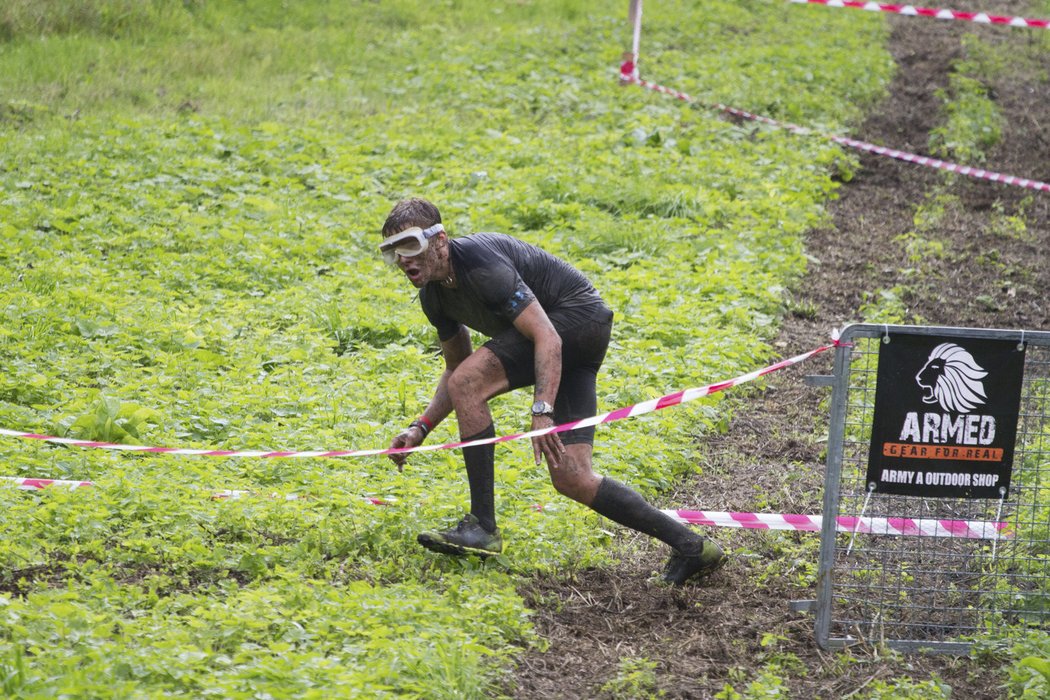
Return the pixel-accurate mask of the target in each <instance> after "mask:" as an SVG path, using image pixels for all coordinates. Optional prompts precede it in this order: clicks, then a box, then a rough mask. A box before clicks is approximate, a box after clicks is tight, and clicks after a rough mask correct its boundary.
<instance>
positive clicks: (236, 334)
mask: <svg viewBox="0 0 1050 700" xmlns="http://www.w3.org/2000/svg"><path fill="white" fill-rule="evenodd" d="M626 5H627V4H626V3H625V2H615V3H614V2H603V3H588V2H582V0H581V1H577V2H555V1H554V0H536V1H534V2H509V3H485V2H462V1H454V0H449V1H445V2H435V3H424V2H410V1H408V0H399V1H395V2H382V3H378V2H360V3H347V2H336V1H334V0H333V1H331V2H320V1H319V2H297V3H281V2H277V1H276V0H268V1H265V0H255V1H246V2H228V3H227V2H205V1H204V0H186V1H184V2H175V1H171V2H163V1H161V0H153V1H152V2H142V3H139V2H131V1H130V0H93V1H92V2H82V3H76V4H72V3H65V2H59V1H58V0H53V1H50V2H40V1H36V2H30V1H29V0H15V1H9V2H6V3H0V240H2V241H3V244H2V245H0V262H2V265H0V358H2V372H0V427H4V428H9V429H15V430H25V431H35V432H41V433H47V434H58V435H66V436H71V437H79V438H86V439H97V440H106V441H118V442H137V443H141V444H150V445H165V446H185V447H216V448H223V449H260V450H269V449H288V450H314V449H355V448H375V447H385V446H386V445H387V444H388V443H389V440H390V438H391V437H392V436H393V435H394V434H395V433H396V432H397V431H398V430H399V429H400V428H401V427H402V426H403V425H405V424H406V423H407V422H408V421H409V420H411V419H412V418H414V417H415V416H416V415H418V413H419V412H420V410H421V409H422V408H423V406H425V404H426V402H427V400H428V399H429V396H430V393H431V390H432V387H433V382H434V380H435V379H436V377H437V374H438V373H439V372H440V368H441V366H442V364H441V360H440V358H439V356H438V355H437V352H436V338H435V336H434V333H433V330H432V329H430V328H429V327H428V326H427V324H426V321H425V319H424V317H423V315H422V313H421V311H420V310H419V307H418V303H417V301H416V299H415V294H414V291H413V290H412V289H411V288H410V286H409V285H408V284H407V283H406V282H405V281H404V280H403V279H402V278H401V276H400V275H399V274H397V273H396V272H394V271H391V270H390V269H388V268H385V267H384V266H383V265H382V263H381V260H380V259H379V257H378V255H376V250H375V247H376V243H377V241H378V238H379V233H378V231H379V228H380V226H381V224H382V221H383V218H384V217H385V214H386V212H387V211H388V210H389V208H390V206H391V205H392V204H393V202H395V201H396V200H397V199H399V198H402V197H405V196H411V195H420V196H425V197H427V198H430V199H432V200H433V201H435V202H436V203H437V204H438V206H439V207H441V209H442V213H443V215H444V219H445V222H446V226H447V227H448V228H449V229H450V231H451V233H452V234H453V235H456V234H466V233H469V232H473V231H487V230H498V231H503V232H507V233H512V234H515V235H518V236H520V237H522V238H524V239H526V240H529V241H532V242H535V243H538V244H541V245H543V246H545V247H547V248H548V249H550V250H551V251H553V252H555V253H557V254H560V255H563V256H565V257H566V258H567V259H569V260H571V261H573V262H574V263H576V264H577V265H578V266H579V267H580V268H581V269H583V270H584V271H585V272H586V273H587V274H588V275H589V276H590V277H591V278H592V279H593V280H594V282H595V283H596V285H597V286H598V288H599V289H600V290H601V292H602V293H603V295H604V296H605V298H606V299H607V300H608V301H609V303H610V305H611V306H612V307H613V308H614V309H615V310H616V312H617V326H616V328H615V333H614V342H613V347H612V349H611V353H610V358H609V360H608V361H607V363H606V366H605V369H604V372H603V374H602V375H601V377H600V388H599V402H600V410H603V411H604V410H611V409H613V408H617V407H620V406H624V405H628V404H631V403H635V402H638V401H641V400H645V399H650V398H654V397H657V396H660V395H662V394H664V393H668V392H671V391H675V390H678V389H683V388H687V387H693V386H700V385H703V384H707V383H709V382H713V381H718V380H723V379H727V378H730V377H732V376H735V375H737V374H740V373H742V372H746V371H750V370H752V369H755V368H757V367H759V366H761V365H762V364H765V363H766V362H768V361H769V360H770V359H771V358H773V357H774V354H773V352H772V349H771V348H770V347H769V346H768V341H769V340H770V339H771V338H772V337H773V335H774V334H775V332H776V329H777V327H778V325H779V323H780V321H781V317H782V314H783V312H784V309H785V304H786V301H785V300H786V291H787V290H789V289H790V288H791V287H792V285H794V284H795V283H797V281H798V280H799V279H800V278H801V276H802V274H803V273H804V272H805V266H806V257H805V255H804V251H803V248H802V236H803V234H804V233H805V232H806V230H807V229H809V228H811V227H813V226H814V225H816V224H818V223H819V222H821V221H822V220H823V216H824V205H825V203H826V202H827V200H828V198H829V197H831V196H833V194H834V191H835V187H836V184H835V181H834V180H833V176H837V177H838V178H840V179H841V178H844V177H848V175H849V172H850V169H851V168H852V167H853V161H852V156H850V155H848V154H844V153H842V152H841V151H840V150H839V149H838V148H837V147H833V146H832V145H831V144H829V143H827V142H825V141H823V140H820V139H816V138H814V139H805V138H800V137H798V136H793V135H790V134H786V133H783V132H778V131H774V130H767V129H765V128H759V127H755V126H754V125H742V126H736V125H733V124H730V123H728V122H726V121H724V120H721V119H719V118H717V117H716V116H714V115H712V114H709V113H706V112H703V111H698V110H695V109H692V108H690V107H688V106H686V105H683V104H681V103H678V102H676V101H674V100H670V99H667V98H664V97H660V96H657V95H654V94H651V93H647V92H645V91H643V90H640V89H638V88H625V87H621V86H619V85H618V83H617V73H618V62H619V58H620V54H621V52H622V51H623V50H624V49H625V48H627V47H628V46H629V45H630V28H629V26H628V24H627V20H626V14H627V12H626V10H627V7H626ZM651 5H652V6H651V7H648V6H647V7H646V15H645V19H646V24H645V35H644V40H643V56H642V67H643V72H644V74H645V75H647V76H649V77H651V78H652V79H654V80H657V81H659V82H663V83H666V84H668V85H671V86H674V87H678V88H680V89H683V90H685V91H687V92H690V93H691V94H693V95H696V96H698V97H699V98H701V99H711V100H717V101H721V102H724V103H727V104H731V105H734V106H738V107H742V108H744V109H748V110H751V111H754V112H758V113H762V114H766V115H769V116H772V117H775V118H780V119H786V120H790V121H795V122H798V123H804V124H809V125H814V126H819V127H821V128H826V129H839V130H845V129H847V128H848V127H849V126H850V125H851V124H854V123H856V121H857V120H858V119H859V118H860V116H861V115H862V114H863V112H864V110H865V108H866V107H868V106H870V105H871V104H872V103H873V102H874V101H875V100H876V99H877V98H878V97H879V96H880V95H881V94H882V91H883V90H884V88H885V85H886V83H887V81H888V79H889V77H890V73H891V70H892V61H891V60H890V58H889V56H888V55H887V53H886V52H885V50H884V49H883V42H884V39H885V31H886V30H885V26H884V23H883V20H882V18H880V17H877V16H871V15H869V14H867V13H846V12H816V13H815V12H810V11H808V10H806V9H800V8H791V7H789V6H787V5H786V4H784V3H780V2H765V1H761V0H750V1H747V2H729V1H724V2H707V3H701V4H698V3H691V2H661V3H651ZM807 349H809V348H797V349H792V350H797V351H802V350H807ZM530 401H531V397H530V396H526V395H524V394H518V395H510V396H506V397H502V398H500V399H499V400H497V401H496V402H495V406H494V412H495V415H496V419H497V430H498V431H499V432H500V433H507V432H518V431H520V430H522V429H524V428H525V427H526V426H525V425H524V423H523V421H522V419H521V416H522V415H523V411H524V407H525V406H526V405H527V404H528V403H529V402H530ZM727 418H728V416H727V413H726V409H725V408H724V406H723V405H722V402H721V401H719V400H718V398H717V397H715V398H712V399H710V400H705V401H700V402H696V403H694V404H689V405H688V406H683V407H680V408H675V409H672V410H667V411H661V412H658V413H655V414H652V415H650V416H648V417H645V418H640V419H636V420H631V421H624V422H620V423H617V424H614V425H610V426H605V427H602V428H600V429H599V434H598V444H597V451H596V463H597V464H596V466H597V467H598V469H600V470H601V471H603V472H605V473H609V474H612V475H614V476H616V477H617V478H619V479H623V480H625V481H628V482H629V483H631V484H632V485H634V486H636V487H638V488H639V489H641V490H642V491H643V492H645V493H646V494H649V495H655V494H658V493H660V492H663V491H665V490H667V489H668V488H669V487H670V486H671V485H672V484H674V483H675V481H676V479H678V478H679V477H681V476H682V475H684V474H686V473H689V472H691V471H693V470H695V469H697V466H696V465H697V464H698V463H699V462H700V460H699V459H698V452H697V450H698V448H697V446H696V437H697V436H698V435H702V434H704V433H707V432H709V431H717V430H719V428H720V426H722V425H724V424H725V421H726V420H727ZM455 437H456V432H455V426H454V421H448V422H446V423H445V424H443V425H442V426H440V427H439V428H438V430H437V431H436V434H435V435H434V436H432V438H431V441H441V442H444V441H447V440H450V439H454V438H455ZM0 460H2V464H3V468H2V470H0V476H32V477H50V478H63V479H90V480H92V481H94V482H95V483H96V484H97V488H94V489H90V490H88V489H81V490H76V491H69V490H63V489H59V488H52V489H49V490H46V491H44V492H41V493H26V492H22V491H16V490H14V489H6V488H5V489H0V680H2V683H3V691H4V693H5V694H6V695H8V696H12V697H56V696H69V697H96V698H125V697H127V698H130V697H136V698H139V697H180V696H181V697H204V696H216V697H228V698H240V697H244V698H248V697H288V698H292V697H295V698H312V697H316V698H321V697H325V698H327V697H377V696H379V697H382V696H385V695H390V696H393V695H397V696H408V697H413V696H418V697H448V698H463V697H487V696H488V695H489V694H490V693H491V692H493V690H492V689H493V687H494V686H493V684H494V683H497V682H498V680H499V678H500V677H501V675H502V674H504V673H506V672H507V670H508V669H509V668H510V667H511V665H512V664H513V654H514V652H515V651H517V650H519V649H521V648H522V647H524V646H527V645H532V644H538V645H542V640H541V639H538V638H537V637H536V635H535V634H534V633H533V631H532V629H531V627H530V624H529V615H528V610H527V609H526V606H525V604H524V602H523V601H522V600H521V599H520V597H519V596H518V595H517V593H516V592H515V586H516V584H517V583H518V582H520V581H521V579H522V577H526V576H529V575H530V574H532V573H533V572H536V571H548V572H563V573H566V574H569V573H571V572H572V571H574V570H575V569H577V568H579V567H583V566H594V565H601V564H602V563H603V562H606V561H607V557H609V556H610V555H609V551H608V549H607V548H606V547H605V546H604V545H605V544H606V543H607V541H608V539H609V536H608V535H607V534H606V533H605V532H604V531H603V523H601V522H600V521H599V519H598V518H597V517H596V516H594V515H593V514H592V513H591V512H590V511H588V510H586V509H584V508H582V507H578V506H576V505H574V504H572V503H570V502H568V501H566V500H564V499H560V498H557V497H556V495H555V494H554V492H553V489H552V488H551V487H550V486H549V484H548V483H547V477H546V475H545V473H544V470H542V469H539V468H536V467H535V466H534V465H533V464H532V459H531V449H530V448H529V446H528V445H526V444H523V443H514V444H508V445H504V446H500V447H499V448H498V451H497V481H498V487H497V489H498V497H497V508H498V513H499V517H500V520H501V524H502V526H503V528H504V532H505V536H506V537H507V539H508V547H507V552H506V554H505V555H504V556H502V557H500V558H498V559H497V560H494V561H490V562H488V563H486V564H480V563H478V562H476V561H470V560H466V561H458V560H448V559H443V558H439V557H435V556H433V555H431V554H429V553H426V552H424V551H422V550H421V549H419V548H418V547H417V546H416V544H415V534H416V533H417V532H418V531H419V530H420V529H421V528H425V527H430V526H432V525H435V524H439V523H441V522H445V521H450V520H455V519H457V518H458V517H459V516H460V515H461V514H462V513H463V512H464V511H465V510H466V508H467V493H466V487H465V483H464V479H463V475H462V473H461V467H460V460H459V456H458V454H457V453H454V452H442V453H428V454H425V455H418V456H415V457H414V458H413V459H412V460H411V461H410V463H409V466H408V468H407V469H406V471H405V473H404V474H403V475H402V474H398V472H397V470H396V469H394V468H393V467H392V465H391V464H390V463H389V462H388V461H386V460H385V459H382V458H368V459H343V460H309V459H307V460H279V459H278V460H253V459H241V460H235V459H222V458H205V457H175V456H147V455H119V454H113V453H111V452H104V451H99V450H80V449H71V448H64V447H58V446H53V445H42V444H37V443H29V442H25V441H18V440H12V439H7V438H4V439H2V441H0ZM220 489H244V490H250V491H252V492H254V494H255V496H253V497H248V498H242V499H239V500H223V501H216V500H213V499H212V498H211V497H210V496H211V494H212V493H214V492H215V491H217V490H220ZM292 493H294V494H298V495H300V496H304V497H305V498H302V499H299V500H295V501H286V500H283V499H282V498H271V497H270V494H278V495H279V496H284V495H287V494H292ZM365 496H379V497H383V498H386V499H391V500H393V501H394V503H393V504H392V505H390V506H388V507H376V506H373V505H371V504H369V503H366V502H365V500H364V497H365ZM537 503H542V504H552V505H553V507H551V508H549V509H547V510H545V511H537V510H535V509H534V508H533V507H532V506H533V505H534V504H537Z"/></svg>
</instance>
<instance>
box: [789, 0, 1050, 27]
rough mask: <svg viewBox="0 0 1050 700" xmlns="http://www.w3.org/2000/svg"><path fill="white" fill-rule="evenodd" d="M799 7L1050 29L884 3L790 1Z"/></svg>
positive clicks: (1035, 22)
mask: <svg viewBox="0 0 1050 700" xmlns="http://www.w3.org/2000/svg"><path fill="white" fill-rule="evenodd" d="M790 2H793V3H795V4H798V5H827V6H828V7H849V8H852V9H855V10H868V11H869V12H892V13H895V14H898V15H909V16H912V17H933V18H935V19H958V20H963V21H965V22H977V23H978V24H1003V25H1007V26H1010V27H1035V28H1036V29H1050V20H1047V19H1026V18H1024V17H1011V16H1005V15H991V14H988V13H987V12H959V11H957V10H947V9H943V8H939V7H915V6H914V5H893V4H889V3H882V2H861V1H858V0H790Z"/></svg>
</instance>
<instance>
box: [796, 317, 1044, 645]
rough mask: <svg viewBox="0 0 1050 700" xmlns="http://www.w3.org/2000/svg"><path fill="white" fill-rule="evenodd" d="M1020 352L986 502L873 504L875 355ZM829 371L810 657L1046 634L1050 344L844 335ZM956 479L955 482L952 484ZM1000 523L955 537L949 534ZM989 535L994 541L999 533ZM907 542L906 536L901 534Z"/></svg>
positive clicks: (1034, 335) (860, 332) (866, 330)
mask: <svg viewBox="0 0 1050 700" xmlns="http://www.w3.org/2000/svg"><path fill="white" fill-rule="evenodd" d="M896 334H903V335H919V336H921V335H928V336H936V337H938V338H944V337H947V338H949V339H951V338H958V339H960V340H962V339H968V338H977V339H982V340H987V339H994V340H1002V341H1011V342H1013V343H1016V344H1017V347H1018V348H1020V346H1021V344H1023V346H1024V349H1025V351H1024V355H1023V357H1024V367H1023V375H1022V380H1021V383H1020V387H1021V388H1020V400H1019V404H1018V416H1017V431H1016V436H1015V439H1014V443H1013V460H1012V474H1011V475H1010V476H1011V479H1010V481H1009V484H1008V488H1002V489H1000V490H999V491H998V493H999V496H998V497H997V498H987V497H986V498H973V497H954V496H953V497H927V496H922V497H917V496H915V495H897V494H888V493H881V492H879V490H877V489H876V488H875V484H874V483H873V482H872V480H871V478H870V473H869V471H868V468H869V459H870V458H871V454H872V453H871V451H870V448H871V445H872V432H873V421H874V420H875V415H874V414H875V406H876V400H875V398H876V390H877V384H878V382H877V379H878V377H879V374H878V367H879V358H880V349H881V348H882V347H883V346H884V345H886V344H887V341H888V340H889V338H890V336H891V335H896ZM842 342H843V345H842V346H841V347H839V348H838V350H837V355H836V362H835V377H834V383H833V385H834V395H833V398H832V419H831V432H830V437H829V443H828V471H827V476H826V484H825V489H826V490H825V503H824V523H825V528H824V530H823V532H822V536H821V561H820V574H819V585H818V600H817V611H816V612H817V640H818V643H820V645H821V646H823V647H825V648H829V647H841V646H848V645H853V644H859V643H866V644H879V645H885V646H888V647H890V648H894V649H897V650H901V651H914V650H920V649H922V650H929V651H934V652H948V653H966V652H967V651H968V650H969V649H970V648H971V646H972V640H973V639H974V638H975V637H978V636H980V637H982V638H988V636H989V635H990V636H991V637H993V638H995V639H998V640H1005V641H1010V640H1013V639H1018V638H1020V637H1021V636H1023V635H1024V634H1025V632H1026V631H1027V630H1028V629H1030V628H1031V627H1041V628H1046V627H1047V626H1048V624H1050V333H1045V332H1031V331H1029V332H1025V333H1022V332H1021V331H992V330H982V329H956V328H951V329H948V328H921V327H894V326H882V325H880V326H872V325H856V326H850V327H849V328H847V329H846V330H845V331H844V332H843V336H842ZM963 476H964V477H965V475H963ZM840 516H854V517H856V518H858V519H859V520H858V521H857V522H862V521H863V520H864V519H865V518H872V519H874V518H887V519H892V521H893V522H895V523H898V524H900V523H902V522H903V523H907V522H909V521H912V520H914V521H919V520H920V519H921V520H925V521H929V520H936V521H941V522H948V523H949V530H951V531H950V532H948V533H947V535H948V536H937V537H929V536H909V535H907V534H903V535H885V534H871V533H867V532H863V531H861V529H860V528H857V530H855V531H852V532H836V531H835V530H834V528H833V527H829V526H828V524H829V523H831V522H832V521H834V519H835V518H837V517H840ZM960 521H962V522H967V523H973V522H979V523H987V522H989V521H990V522H992V523H1003V524H1004V525H1000V526H998V527H995V528H985V529H984V530H981V533H982V534H981V535H978V536H974V534H973V530H972V529H966V528H963V529H961V530H958V532H959V533H960V534H959V536H954V534H953V533H954V532H956V530H955V529H953V528H951V526H950V524H951V523H959V522H960ZM1000 528H1001V529H1000ZM902 529H904V530H907V527H904V526H902Z"/></svg>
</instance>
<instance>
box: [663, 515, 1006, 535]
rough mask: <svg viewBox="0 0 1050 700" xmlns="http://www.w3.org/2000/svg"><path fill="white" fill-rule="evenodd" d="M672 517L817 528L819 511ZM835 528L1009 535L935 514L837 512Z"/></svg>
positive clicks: (998, 526)
mask: <svg viewBox="0 0 1050 700" xmlns="http://www.w3.org/2000/svg"><path fill="white" fill-rule="evenodd" d="M664 513H667V514H668V515H670V516H671V517H672V518H675V519H677V520H679V521H680V522H683V523H688V524H690V525H707V526H711V527H742V528H750V529H757V530H799V531H803V532H820V528H821V525H822V523H823V518H822V516H819V515H792V514H787V513H723V512H713V511H703V510H665V511H664ZM835 521H836V530H838V532H849V533H854V532H856V533H859V534H866V535H914V536H917V537H958V538H968V539H982V540H989V539H992V540H995V539H1003V538H1007V537H1009V536H1010V534H1009V532H1008V531H1007V528H1008V525H1007V523H1004V522H992V521H989V520H940V519H934V518H879V517H863V518H858V517H854V516H845V515H843V516H839V517H838V518H836V519H835Z"/></svg>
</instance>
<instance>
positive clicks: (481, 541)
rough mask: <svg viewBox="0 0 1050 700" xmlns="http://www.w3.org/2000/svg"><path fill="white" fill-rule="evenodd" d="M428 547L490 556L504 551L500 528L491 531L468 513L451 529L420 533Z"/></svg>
mask: <svg viewBox="0 0 1050 700" xmlns="http://www.w3.org/2000/svg"><path fill="white" fill-rule="evenodd" d="M416 541H418V542H419V544H421V545H423V546H424V547H426V548H427V549H429V550H431V551H434V552H440V553H442V554H476V555H478V556H479V557H489V556H492V555H493V554H499V553H500V552H502V551H503V537H501V536H500V534H499V528H496V531H495V532H489V531H488V530H486V529H485V528H483V527H481V523H479V522H478V519H477V518H476V517H474V516H473V515H472V514H470V513H467V514H466V515H465V516H463V519H462V520H460V521H459V524H458V525H456V526H455V527H454V528H451V529H449V530H440V531H434V530H431V531H429V532H423V533H420V535H419V537H417V538H416Z"/></svg>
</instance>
